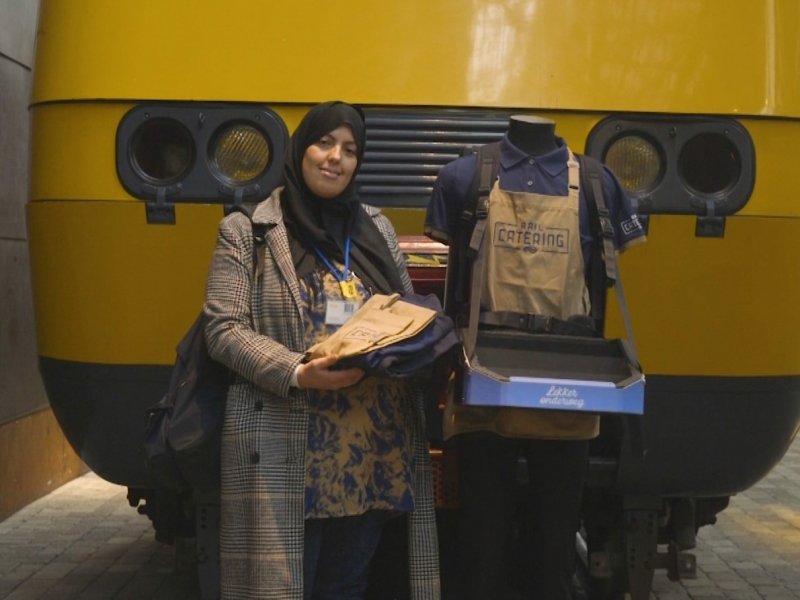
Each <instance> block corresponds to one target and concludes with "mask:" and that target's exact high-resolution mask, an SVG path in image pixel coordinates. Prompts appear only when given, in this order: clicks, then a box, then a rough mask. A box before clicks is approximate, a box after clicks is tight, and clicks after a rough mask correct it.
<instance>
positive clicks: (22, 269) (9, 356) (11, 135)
mask: <svg viewBox="0 0 800 600" xmlns="http://www.w3.org/2000/svg"><path fill="white" fill-rule="evenodd" d="M38 9H39V0H0V424H3V423H6V422H8V421H12V420H14V419H16V418H18V417H21V416H24V415H26V414H30V413H32V412H34V411H36V410H38V409H40V408H43V407H45V406H47V399H46V397H45V393H44V388H43V386H42V383H41V379H40V377H39V373H38V370H37V364H36V340H35V332H34V317H33V305H32V296H31V283H30V275H29V261H28V239H27V238H28V235H27V231H26V226H25V202H26V199H27V194H28V172H29V171H28V162H29V156H28V154H29V153H28V147H29V139H28V137H29V132H30V127H29V119H28V100H29V96H30V86H31V69H32V65H33V53H34V38H35V34H36V16H37V12H38Z"/></svg>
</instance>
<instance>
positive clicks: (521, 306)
mask: <svg viewBox="0 0 800 600" xmlns="http://www.w3.org/2000/svg"><path fill="white" fill-rule="evenodd" d="M567 164H568V168H569V193H568V195H567V196H545V195H543V194H530V193H527V192H510V191H506V190H501V189H500V186H499V183H498V182H495V184H494V187H493V188H492V191H491V194H490V195H489V214H488V217H487V224H486V234H485V238H484V242H483V249H482V250H481V251H482V252H486V261H485V266H486V272H485V273H484V286H483V292H482V294H481V298H482V306H481V308H483V309H485V310H491V311H514V312H520V313H532V314H539V315H545V316H552V317H558V318H560V319H567V318H568V317H570V316H572V315H588V314H589V293H588V290H587V288H586V281H585V278H584V261H583V252H582V250H581V239H580V220H579V213H578V210H579V201H578V199H579V180H580V177H579V167H578V162H577V160H576V159H575V157H574V156H573V154H572V153H571V152H570V154H569V161H568V163H567ZM445 413H446V414H445V435H446V437H449V436H450V435H454V434H456V433H463V432H466V431H494V432H495V433H499V434H500V435H504V436H509V437H523V438H547V439H550V438H553V439H556V438H558V439H590V438H592V437H595V436H596V435H597V433H598V432H599V418H598V417H597V416H595V415H587V414H581V413H573V412H563V411H555V410H538V409H525V408H484V407H474V406H461V405H455V404H453V403H449V404H448V407H447V409H446V411H445Z"/></svg>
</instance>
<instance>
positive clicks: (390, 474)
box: [300, 264, 414, 519]
mask: <svg viewBox="0 0 800 600" xmlns="http://www.w3.org/2000/svg"><path fill="white" fill-rule="evenodd" d="M335 266H336V268H338V269H339V271H340V272H341V270H342V265H341V264H336V265H335ZM355 284H356V292H357V296H358V302H359V304H362V303H363V302H364V300H365V299H366V298H367V297H368V296H369V292H368V291H367V289H366V288H365V287H364V285H363V284H362V283H361V281H360V280H358V278H355ZM300 295H301V297H302V299H303V303H304V308H305V310H304V315H303V316H304V322H305V331H306V334H305V335H306V344H307V347H310V346H311V345H312V344H315V343H317V342H319V341H322V340H323V339H325V338H326V337H328V336H329V335H331V334H332V333H333V332H334V331H336V330H337V329H338V328H339V325H329V324H326V323H325V311H326V304H327V299H328V298H330V299H332V300H341V299H342V292H341V289H340V287H339V282H338V281H337V280H336V278H335V277H334V276H333V275H332V274H331V273H330V272H329V271H328V270H327V269H326V268H324V267H320V268H318V269H316V270H315V271H314V272H313V273H310V274H309V275H308V276H307V277H305V278H303V279H301V280H300ZM404 385H405V383H404V382H403V381H401V380H394V379H379V378H376V377H365V378H364V379H362V380H361V381H360V382H359V383H357V384H356V385H354V386H352V387H349V388H346V389H343V390H337V391H322V390H310V394H309V396H310V400H309V418H308V448H307V450H306V484H305V515H306V518H307V519H308V518H326V517H343V516H353V515H359V514H363V513H364V512H366V511H368V510H371V509H382V510H391V511H403V512H409V511H412V510H413V509H414V495H413V491H412V488H411V466H412V465H411V454H412V449H411V435H410V431H411V423H410V422H409V418H408V416H407V415H408V414H409V411H408V410H407V407H405V406H403V403H402V401H403V398H404V397H405V396H406V394H404V390H403V386H404Z"/></svg>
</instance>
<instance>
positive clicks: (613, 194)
mask: <svg viewBox="0 0 800 600" xmlns="http://www.w3.org/2000/svg"><path fill="white" fill-rule="evenodd" d="M557 142H558V148H556V149H555V150H553V151H552V152H549V153H547V154H544V155H542V156H537V157H534V156H528V155H527V154H526V153H525V152H523V151H522V150H520V149H519V148H517V147H516V146H514V145H513V144H512V143H511V142H510V141H508V137H503V139H502V140H501V142H500V165H499V169H498V176H499V179H500V187H501V188H502V189H504V190H508V191H511V192H530V193H534V194H544V195H547V196H566V195H567V188H568V168H567V159H568V156H569V154H568V152H567V145H566V142H565V141H564V140H563V139H562V138H557ZM476 166H477V157H476V155H474V154H472V155H470V156H464V157H461V158H458V159H456V160H454V161H452V162H450V163H448V164H446V165H445V166H444V167H442V169H441V170H440V171H439V176H438V177H437V179H436V183H435V184H434V187H433V195H432V197H431V201H430V204H429V205H428V212H427V216H426V218H425V233H426V235H428V236H429V237H431V238H433V239H434V240H437V241H439V242H442V243H444V244H448V245H449V244H450V241H451V240H452V239H454V238H455V237H456V236H455V233H456V232H457V231H458V228H459V227H460V226H461V223H462V221H461V212H462V210H463V207H464V204H465V202H466V200H467V196H468V195H469V192H470V188H471V187H472V178H473V175H474V173H475V169H476ZM603 196H604V198H605V201H606V204H607V206H608V210H609V213H610V217H611V221H612V223H613V224H614V245H615V247H616V248H617V249H618V250H624V249H625V248H627V247H629V246H630V245H632V244H633V243H635V242H640V241H643V240H644V230H643V229H642V226H641V223H640V222H639V220H638V218H637V217H636V215H635V213H634V212H633V210H632V208H631V202H630V200H629V198H628V197H627V195H626V194H625V190H624V189H623V188H622V186H621V185H620V183H619V181H617V178H616V177H615V176H614V174H613V173H612V172H611V171H610V170H609V169H608V168H607V167H605V166H603ZM586 202H587V198H586V194H585V191H584V190H583V189H581V191H580V200H579V213H578V214H579V218H580V231H581V247H582V250H583V258H584V264H585V266H586V267H587V268H588V265H589V259H590V255H591V251H592V248H593V245H592V242H593V240H594V236H593V227H591V224H590V222H589V220H590V214H591V213H590V212H589V211H588V209H587V204H586Z"/></svg>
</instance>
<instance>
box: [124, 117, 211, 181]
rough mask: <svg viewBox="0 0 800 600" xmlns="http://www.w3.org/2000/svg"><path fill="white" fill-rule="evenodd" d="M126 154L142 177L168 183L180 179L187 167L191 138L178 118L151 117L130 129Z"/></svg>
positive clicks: (191, 152)
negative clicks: (128, 150) (128, 149)
mask: <svg viewBox="0 0 800 600" xmlns="http://www.w3.org/2000/svg"><path fill="white" fill-rule="evenodd" d="M129 156H130V159H131V163H132V164H133V167H134V169H135V170H136V171H138V172H139V173H140V174H141V175H142V176H143V177H144V178H145V179H149V180H150V181H152V182H154V183H158V184H168V183H172V182H174V181H177V180H179V179H181V178H182V177H183V176H184V175H186V173H187V172H188V171H189V169H190V168H191V166H192V163H193V162H194V157H195V146H194V140H193V139H192V134H191V133H189V131H188V130H187V129H186V127H184V126H183V125H182V124H181V123H179V122H178V121H176V120H174V119H169V118H154V119H150V120H148V121H145V122H143V123H142V124H141V125H140V126H139V127H138V128H137V129H136V131H135V132H134V134H133V137H132V140H131V145H130V153H129Z"/></svg>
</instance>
